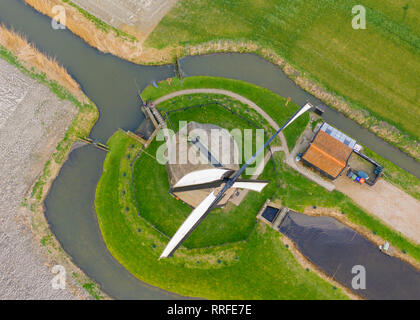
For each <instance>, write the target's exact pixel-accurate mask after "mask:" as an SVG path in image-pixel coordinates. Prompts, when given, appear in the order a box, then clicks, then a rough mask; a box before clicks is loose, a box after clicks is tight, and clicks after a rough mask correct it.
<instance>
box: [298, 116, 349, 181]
mask: <svg viewBox="0 0 420 320" xmlns="http://www.w3.org/2000/svg"><path fill="white" fill-rule="evenodd" d="M355 146H356V141H355V140H354V139H352V138H350V137H348V136H346V135H345V134H344V133H342V132H341V131H339V130H337V129H336V128H334V127H332V126H330V125H329V124H327V123H324V124H323V125H322V126H321V128H320V129H319V131H318V132H317V133H316V135H315V136H314V138H313V140H312V142H311V144H310V145H309V147H308V149H307V150H306V151H305V153H304V154H303V156H302V162H303V163H304V164H305V165H307V166H310V167H312V168H314V169H315V170H317V171H319V172H320V173H321V174H323V175H325V176H327V177H328V178H330V179H332V180H334V179H336V178H337V177H338V176H339V175H340V174H341V173H342V172H343V170H344V169H345V168H346V167H347V163H348V160H349V158H350V156H351V154H352V152H353V148H354V147H355Z"/></svg>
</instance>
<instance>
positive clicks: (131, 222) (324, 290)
mask: <svg viewBox="0 0 420 320" xmlns="http://www.w3.org/2000/svg"><path fill="white" fill-rule="evenodd" d="M194 80H196V81H197V84H201V85H203V86H204V85H205V86H204V87H208V86H209V85H210V83H211V82H213V83H214V84H215V85H217V84H219V85H221V84H222V82H223V81H226V82H228V84H227V85H228V86H229V87H230V89H231V90H234V89H235V90H236V91H238V92H242V93H243V94H244V95H245V94H247V95H248V96H249V97H251V96H253V97H255V98H256V99H262V96H261V95H259V94H258V90H260V89H261V88H258V87H255V86H248V85H247V84H245V83H243V82H240V81H233V80H224V79H215V78H201V77H200V78H196V79H194V78H190V79H188V81H185V82H184V85H185V83H188V85H189V86H190V87H193V86H194V83H193V82H194ZM177 86H178V87H181V86H183V85H182V84H181V83H176V82H175V83H174V82H173V83H172V86H168V85H166V84H165V85H164V84H163V83H161V84H160V87H159V88H153V87H149V88H147V89H146V90H145V91H144V92H143V95H142V96H143V98H146V99H149V98H153V99H156V98H157V97H160V96H163V95H165V94H166V93H168V92H169V91H171V90H175V89H174V88H175V87H177ZM261 90H264V89H261ZM264 96H266V95H264ZM275 96H276V95H273V96H272V97H271V99H274V98H275ZM204 98H205V99H207V100H217V101H219V102H223V103H224V104H226V105H229V106H231V107H235V108H237V111H238V112H239V113H241V114H242V111H243V110H242V111H241V109H242V108H244V106H243V105H241V104H240V103H237V102H235V101H231V100H223V98H221V97H220V96H218V95H207V97H204V96H203V95H201V94H200V95H191V96H185V97H177V98H173V99H172V100H168V101H166V102H165V103H163V104H162V105H159V107H161V108H163V109H165V110H166V111H169V110H170V109H177V108H178V107H180V106H182V107H186V106H191V105H196V104H197V103H199V102H200V101H202V100H203V99H204ZM277 98H278V99H279V101H284V100H283V98H281V97H278V96H277ZM254 102H256V101H254ZM259 105H260V106H261V107H265V105H264V103H263V101H262V100H259ZM289 106H290V105H289ZM207 108H208V109H206V110H202V109H200V111H198V110H199V109H195V111H194V112H193V111H191V112H185V111H183V112H182V116H178V117H179V119H181V118H182V120H187V121H189V120H195V121H201V122H213V121H217V119H216V118H215V116H216V113H218V112H220V110H218V109H216V108H215V107H214V106H213V107H207ZM270 108H273V109H270ZM275 108H276V107H275V106H273V105H272V104H271V103H270V104H269V106H268V107H267V109H265V111H266V112H267V113H270V112H272V111H273V110H277V109H275ZM292 108H297V107H296V106H295V107H292V106H291V108H290V109H292ZM282 110H285V109H282ZM289 112H293V111H292V110H290V111H288V112H285V113H282V112H274V113H275V114H274V115H275V116H277V117H278V118H276V120H277V121H279V122H283V121H285V120H286V119H287V117H288V113H289ZM225 116H228V115H224V116H223V117H220V118H221V119H222V118H223V120H221V122H223V125H226V126H227V127H237V126H242V127H247V124H246V123H244V122H242V120H241V119H239V118H236V117H235V116H233V115H231V117H230V119H226V117H225ZM250 116H251V117H250V118H252V119H253V120H258V119H256V118H255V115H250ZM170 117H171V121H172V120H174V121H175V120H177V113H171V116H170ZM219 121H220V120H219ZM216 124H217V123H216ZM168 125H169V124H168ZM288 129H289V128H288ZM288 129H287V130H288ZM302 129H303V127H302V126H300V129H296V131H298V130H302ZM161 143H162V142H158V141H154V142H153V143H152V144H151V146H150V147H149V148H148V149H147V153H142V154H141V155H140V157H139V158H138V159H137V160H136V161H135V162H134V165H133V168H132V170H131V168H130V163H131V162H132V161H133V159H135V156H136V154H138V151H139V150H140V148H141V146H140V145H139V144H138V143H137V142H136V141H134V140H132V139H131V138H129V137H128V136H126V135H125V133H123V132H122V131H119V132H117V133H116V134H114V135H113V137H112V138H111V139H110V140H109V143H108V144H109V147H110V152H109V153H108V155H107V158H106V160H105V164H104V171H103V175H102V177H101V179H100V181H99V184H98V188H97V192H96V197H95V207H96V212H97V214H98V222H99V226H100V229H101V232H102V235H103V237H104V240H105V243H106V245H107V247H108V249H109V250H110V252H111V253H112V255H113V256H114V257H115V258H116V259H117V260H118V261H119V262H120V263H122V265H124V266H125V267H126V268H127V269H128V270H129V271H130V272H131V273H132V274H134V275H135V276H136V277H138V278H139V279H141V280H143V281H145V282H147V283H149V284H151V285H155V286H158V287H160V288H163V289H166V290H170V291H173V292H177V293H180V294H182V295H188V296H198V297H204V298H210V299H341V298H345V296H344V295H343V293H342V292H341V291H340V290H337V289H334V287H333V286H332V285H331V284H329V283H327V282H325V281H324V280H322V279H321V278H319V277H318V276H317V275H316V273H315V272H313V270H310V271H307V270H305V269H303V268H302V267H301V266H300V265H299V264H298V263H297V262H296V261H295V259H294V258H293V256H292V255H291V252H290V251H289V250H288V248H286V247H285V246H284V245H283V243H282V241H281V234H280V233H278V232H275V231H274V230H272V229H271V228H268V227H267V226H265V225H264V224H261V223H257V222H256V220H255V216H256V214H257V212H258V209H259V208H260V207H261V205H262V203H263V202H264V201H265V199H266V198H271V199H272V200H280V201H282V203H283V204H284V205H285V206H288V207H290V208H292V209H294V210H297V211H302V210H303V209H304V208H305V207H307V206H318V207H330V208H336V209H337V210H341V212H342V213H343V214H344V215H346V216H347V217H348V218H349V220H350V221H352V222H354V223H357V224H359V225H361V226H364V227H365V228H367V229H369V230H371V231H372V232H374V233H376V234H377V235H378V236H380V237H382V238H384V239H387V240H389V241H390V242H391V243H392V245H394V246H395V247H397V248H399V249H400V250H404V251H405V252H406V253H407V254H409V255H411V256H413V257H414V258H415V259H416V260H418V261H420V248H419V246H417V245H414V244H412V243H411V242H409V241H407V240H406V239H405V238H404V237H402V236H401V235H400V234H398V233H396V232H395V231H393V230H390V229H389V228H388V227H386V226H385V225H383V224H382V223H381V222H380V221H379V220H378V219H376V218H374V217H372V216H370V215H368V214H367V213H365V212H364V211H363V210H361V209H360V208H358V207H357V206H356V205H355V204H354V203H353V202H352V200H351V199H349V198H347V197H346V196H344V195H343V194H341V193H340V192H337V191H334V192H328V191H326V190H325V189H323V188H321V187H319V186H318V185H316V184H314V183H312V182H311V181H309V180H307V179H306V178H305V177H303V176H301V175H300V174H298V173H297V172H295V171H293V170H291V169H290V168H289V167H288V166H287V165H285V164H284V163H283V157H284V155H283V153H276V154H275V156H274V159H275V163H276V169H277V170H278V173H279V177H280V184H281V187H278V184H277V181H276V179H275V177H273V166H272V164H271V163H269V164H268V165H267V166H266V169H265V171H264V173H263V177H264V178H269V179H270V180H271V182H270V184H269V186H268V187H267V188H266V190H264V192H263V193H262V194H257V193H249V195H248V196H247V198H246V199H245V200H244V202H243V203H242V204H241V206H240V207H238V208H235V207H234V208H232V209H231V210H230V211H226V210H220V209H219V210H215V211H213V212H212V213H211V214H210V215H209V216H208V217H207V218H206V220H205V221H204V222H203V223H202V224H201V225H200V226H199V228H197V230H195V231H194V233H193V234H192V235H191V237H190V238H189V239H188V240H187V241H186V242H185V245H183V246H181V247H180V248H179V249H178V251H177V252H176V253H175V255H174V257H172V258H170V259H163V260H158V257H159V256H160V253H161V252H162V250H163V248H164V247H165V245H166V244H167V242H168V236H172V235H173V234H174V232H175V231H176V229H177V227H178V226H179V225H180V224H181V223H182V221H183V220H184V218H185V217H186V216H187V215H188V214H189V213H190V212H191V208H189V207H188V206H187V205H185V204H183V203H182V202H180V201H177V200H176V199H174V198H173V197H172V196H171V195H169V193H168V190H169V182H168V175H167V172H166V168H165V167H164V166H163V165H160V164H158V163H157V162H156V160H155V159H154V154H155V150H156V148H157V147H158V145H160V144H161ZM132 172H133V176H132ZM135 195H136V197H135Z"/></svg>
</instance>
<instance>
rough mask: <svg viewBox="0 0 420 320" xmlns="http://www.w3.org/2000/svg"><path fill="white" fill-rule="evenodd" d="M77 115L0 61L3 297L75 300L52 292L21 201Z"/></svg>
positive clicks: (0, 266)
mask: <svg viewBox="0 0 420 320" xmlns="http://www.w3.org/2000/svg"><path fill="white" fill-rule="evenodd" d="M76 112H77V110H76V108H75V107H74V106H73V105H71V104H70V102H68V101H60V100H58V98H57V97H56V96H55V94H53V93H52V92H51V91H50V90H49V89H48V88H47V87H46V86H44V85H41V84H39V83H38V82H37V81H35V80H33V79H31V78H29V77H28V76H26V75H24V74H22V73H21V72H20V71H19V70H18V69H17V68H15V67H14V66H12V65H10V64H8V63H7V62H5V61H3V60H1V59H0V299H75V296H73V295H72V294H71V293H70V292H69V291H67V290H56V289H53V288H52V285H51V280H52V279H53V277H54V274H53V273H52V272H51V271H50V269H49V267H47V260H46V258H45V257H44V256H43V254H42V252H41V249H40V243H35V241H34V240H33V238H32V234H31V231H30V230H29V229H28V227H27V226H28V225H30V214H31V213H30V211H29V210H27V209H25V208H23V207H22V206H21V203H22V201H23V200H24V198H25V195H26V194H27V193H28V192H29V191H30V189H31V186H32V185H33V184H34V182H35V181H36V180H37V177H38V176H39V175H40V174H41V173H42V170H43V168H44V165H45V162H46V161H47V160H48V158H49V157H50V156H51V153H52V152H54V150H55V148H56V145H57V143H58V142H59V141H60V140H61V139H62V138H63V137H64V133H65V132H66V130H67V128H68V126H69V125H70V123H71V121H72V119H73V118H74V116H75V115H76ZM81 294H83V293H81Z"/></svg>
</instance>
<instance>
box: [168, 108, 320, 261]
mask: <svg viewBox="0 0 420 320" xmlns="http://www.w3.org/2000/svg"><path fill="white" fill-rule="evenodd" d="M311 108H312V105H311V104H310V103H307V104H305V105H304V106H303V107H302V108H300V109H299V110H298V111H297V112H296V113H295V114H294V115H293V116H292V117H291V118H290V119H289V120H287V122H286V123H285V124H283V126H282V127H281V128H280V129H279V130H277V132H276V133H275V134H274V135H273V136H272V137H271V138H270V139H268V141H267V142H266V143H265V144H264V145H263V146H262V147H261V148H260V149H258V150H257V152H255V154H254V155H253V156H252V157H251V158H250V159H249V160H248V161H247V162H246V163H245V164H244V165H243V166H242V167H241V169H239V170H238V171H237V172H236V173H235V174H234V175H233V177H232V178H230V179H229V180H228V181H227V183H226V184H225V185H224V187H223V188H222V190H220V191H219V193H218V194H217V195H216V196H215V195H214V193H213V192H212V193H210V194H209V195H208V197H207V198H206V199H204V201H203V202H202V203H200V204H199V205H198V207H197V208H195V209H194V211H193V212H192V213H191V214H190V215H189V216H188V218H187V220H185V222H184V223H183V224H182V226H181V228H179V229H178V231H177V232H176V233H175V236H174V237H173V238H172V239H171V240H170V241H169V244H168V246H167V247H166V248H165V250H164V252H163V253H162V255H161V256H160V258H165V257H168V256H170V255H171V254H172V253H173V252H174V251H175V250H176V249H177V248H178V247H179V246H180V245H181V244H182V242H183V241H184V240H185V239H186V238H187V237H188V236H189V235H190V234H191V232H193V231H194V229H195V228H196V227H197V226H198V225H199V224H200V222H201V221H202V220H203V219H204V218H205V217H206V216H207V215H208V214H209V213H210V211H211V210H212V209H213V208H214V207H215V206H216V205H217V204H218V203H219V202H220V200H222V198H223V197H224V196H225V194H226V191H228V190H229V189H230V188H232V186H233V185H234V184H235V183H239V182H240V181H237V180H238V179H239V177H240V176H241V175H242V173H244V171H245V170H246V168H248V167H249V166H250V165H251V164H252V163H253V162H254V161H255V159H256V158H257V157H258V155H259V154H260V153H262V152H263V151H264V150H265V148H267V146H268V145H269V144H270V143H271V142H272V141H273V140H274V139H275V138H276V137H277V136H278V135H279V134H280V132H282V131H283V130H284V129H285V128H286V127H287V126H289V125H290V124H291V123H293V122H294V121H295V120H296V119H297V118H299V117H300V116H301V115H302V114H304V113H305V112H306V111H308V110H309V109H311ZM215 170H225V171H228V170H227V169H208V170H201V171H214V173H211V175H212V176H213V180H212V181H215V180H221V179H222V178H223V177H224V176H225V175H224V174H221V173H220V172H219V173H218V175H219V178H218V179H217V178H215V177H216V176H217V174H216V171H215ZM197 172H199V171H196V173H197ZM225 174H226V172H225ZM186 176H188V175H186ZM186 176H185V177H186ZM185 177H183V178H182V179H181V180H183V179H184V178H185ZM197 177H198V175H197V174H193V175H192V177H189V179H187V180H191V181H194V182H196V183H195V184H202V183H203V181H199V180H198V181H196V178H197ZM203 177H204V178H207V182H211V180H209V174H203ZM185 182H186V181H184V183H185ZM185 185H191V184H185ZM185 185H184V186H185ZM261 190H262V189H261Z"/></svg>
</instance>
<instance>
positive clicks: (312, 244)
mask: <svg viewBox="0 0 420 320" xmlns="http://www.w3.org/2000/svg"><path fill="white" fill-rule="evenodd" d="M279 230H280V232H281V233H283V234H285V235H286V236H288V237H289V238H290V239H292V240H293V241H294V242H295V243H296V245H297V246H298V248H299V250H300V251H301V252H302V253H303V254H304V255H305V256H306V257H307V258H308V259H309V260H311V261H312V262H313V263H314V264H315V265H316V266H318V267H320V268H321V269H322V270H323V271H324V272H325V273H327V274H328V275H329V276H332V277H334V279H335V280H337V281H338V282H340V283H341V284H344V285H345V286H346V287H348V288H350V289H351V288H352V285H351V283H352V279H353V277H354V276H355V274H353V273H352V268H353V267H354V266H356V265H361V266H363V267H364V268H365V270H366V289H365V290H353V291H354V292H355V293H357V294H359V295H361V296H362V297H365V298H367V299H416V300H418V299H420V272H419V271H418V270H416V269H414V268H413V267H412V266H411V265H409V264H408V263H406V262H404V261H402V260H400V259H397V258H394V257H390V256H388V255H386V254H383V253H382V252H380V251H379V249H378V247H377V246H376V245H375V244H373V243H372V242H370V241H368V240H366V239H365V238H364V237H362V236H361V235H360V234H358V233H356V232H355V231H354V230H353V229H350V228H348V227H346V226H345V225H343V224H341V223H340V222H338V221H337V220H336V219H334V218H330V217H311V216H307V215H304V214H301V213H296V212H289V213H288V214H287V216H286V217H285V219H284V220H283V222H282V224H281V225H280V227H279Z"/></svg>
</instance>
